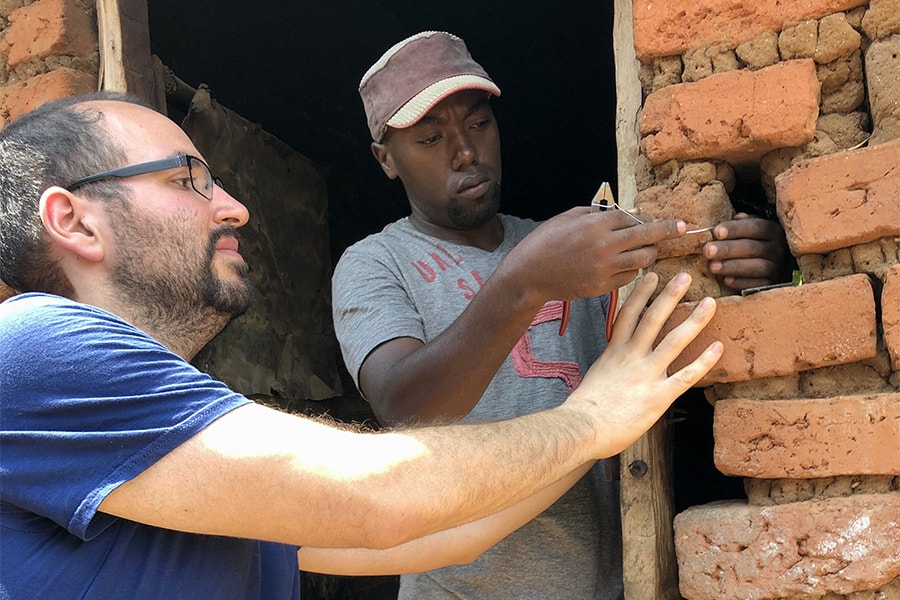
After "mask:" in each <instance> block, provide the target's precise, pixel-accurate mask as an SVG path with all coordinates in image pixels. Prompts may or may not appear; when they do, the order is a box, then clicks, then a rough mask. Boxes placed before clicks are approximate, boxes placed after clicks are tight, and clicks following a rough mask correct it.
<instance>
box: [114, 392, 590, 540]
mask: <svg viewBox="0 0 900 600" xmlns="http://www.w3.org/2000/svg"><path fill="white" fill-rule="evenodd" d="M513 449H514V451H512V450H513ZM597 452H598V444H597V438H596V432H595V424H592V423H591V420H590V419H589V418H587V417H586V416H585V415H584V414H583V413H580V412H578V411H569V410H566V409H565V408H563V407H560V408H559V409H554V410H552V411H546V412H543V413H538V414H534V415H528V416H526V417H522V418H519V419H514V420H510V421H504V422H501V423H493V424H479V425H454V426H448V427H429V428H423V429H415V430H410V431H407V432H394V433H374V434H366V435H360V434H357V433H353V432H350V431H339V430H336V429H334V428H332V427H328V426H326V425H324V424H321V423H317V422H314V421H310V420H309V419H305V418H300V417H295V416H291V415H286V414H283V413H279V412H277V411H273V410H271V409H266V408H264V407H261V406H256V405H249V406H245V407H241V408H239V409H236V410H234V411H232V412H231V413H229V414H227V415H225V416H223V417H221V418H220V419H218V420H217V421H216V422H214V423H213V424H211V425H210V426H208V427H207V428H206V429H204V430H203V431H202V432H200V433H199V434H197V435H196V436H194V437H193V438H191V439H190V440H188V441H187V442H185V443H184V444H182V445H181V446H179V447H178V448H176V449H175V450H173V451H172V452H170V453H169V454H168V455H167V456H166V457H164V458H163V459H162V460H160V461H158V462H157V463H156V464H155V465H153V466H152V467H150V468H149V469H147V470H146V471H144V472H143V473H142V474H141V475H139V476H138V477H137V478H135V479H133V480H131V481H129V482H127V483H125V484H123V485H122V486H120V487H119V488H118V489H116V490H115V491H114V492H112V493H111V494H110V495H109V496H108V497H107V498H106V500H104V501H103V503H102V504H101V507H100V509H101V511H103V512H106V513H108V514H113V515H116V516H120V517H123V518H128V519H131V520H134V521H138V522H142V523H146V524H148V525H154V526H158V527H165V528H167V529H175V530H179V531H187V532H194V533H203V534H210V535H225V536H232V537H244V538H251V539H263V540H272V541H278V542H284V543H290V544H296V545H298V546H307V545H308V546H314V547H323V548H325V547H339V548H340V547H343V548H352V547H367V548H387V547H392V546H396V545H398V544H402V543H406V542H408V541H410V540H412V539H415V538H418V537H421V536H423V535H428V534H431V533H434V532H437V531H440V530H443V529H448V528H451V527H456V526H459V525H462V524H464V523H468V522H470V521H473V520H476V519H479V518H482V517H485V516H487V515H489V514H492V513H494V512H497V511H499V510H502V509H505V508H508V507H509V506H511V505H513V504H515V503H517V502H519V501H521V500H523V499H525V498H526V497H528V496H529V495H531V494H533V493H535V492H536V491H537V490H540V489H543V488H545V487H547V486H549V485H550V484H552V483H553V482H554V481H557V480H558V479H560V478H562V477H564V476H565V475H566V474H568V473H569V472H571V471H573V470H574V469H576V468H577V467H578V466H579V465H581V464H583V463H584V462H587V461H588V460H590V459H591V458H593V457H594V456H595V455H596V453H597Z"/></svg>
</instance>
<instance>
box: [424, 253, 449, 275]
mask: <svg viewBox="0 0 900 600" xmlns="http://www.w3.org/2000/svg"><path fill="white" fill-rule="evenodd" d="M428 256H430V257H431V258H432V259H433V260H434V264H436V265H437V266H438V268H439V269H440V270H441V271H446V270H447V269H449V268H450V263H448V262H447V261H446V260H444V258H443V257H442V256H441V255H440V254H436V253H434V252H429V253H428Z"/></svg>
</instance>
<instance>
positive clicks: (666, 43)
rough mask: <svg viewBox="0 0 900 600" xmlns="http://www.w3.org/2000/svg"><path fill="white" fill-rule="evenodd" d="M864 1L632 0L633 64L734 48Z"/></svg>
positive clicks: (861, 4)
mask: <svg viewBox="0 0 900 600" xmlns="http://www.w3.org/2000/svg"><path fill="white" fill-rule="evenodd" d="M868 3H869V1H868V0H805V1H804V2H782V1H780V0H758V1H757V2H746V1H745V0H635V2H634V48H635V52H636V53H637V57H638V59H640V60H641V61H644V62H646V61H648V60H649V59H651V58H657V57H660V56H673V55H676V54H681V53H683V52H684V51H685V50H687V49H689V48H705V47H708V46H712V45H715V44H729V46H730V47H731V48H734V47H736V46H738V45H740V44H742V43H744V42H749V41H750V40H752V39H753V38H755V37H756V36H757V35H759V34H760V33H764V32H773V33H778V32H780V31H782V30H783V29H784V28H786V27H791V26H793V25H796V24H798V23H800V22H801V21H807V20H810V19H820V18H822V17H824V16H826V15H830V14H834V13H836V12H842V11H845V10H849V9H851V8H855V7H857V6H863V5H865V4H868Z"/></svg>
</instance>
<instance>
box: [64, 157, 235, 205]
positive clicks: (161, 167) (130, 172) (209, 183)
mask: <svg viewBox="0 0 900 600" xmlns="http://www.w3.org/2000/svg"><path fill="white" fill-rule="evenodd" d="M179 167H187V168H188V175H189V176H190V178H191V187H192V188H194V191H195V192H197V193H198V194H200V195H201V196H203V197H204V198H206V199H207V200H212V199H213V189H214V188H215V186H217V185H218V186H219V187H222V180H220V179H219V178H218V177H213V175H212V172H211V171H210V170H209V165H207V164H206V163H205V162H203V161H202V160H200V159H199V158H197V157H196V156H191V155H190V154H179V155H177V156H173V157H172V158H163V159H162V160H151V161H150V162H145V163H140V164H137V165H131V166H128V167H122V168H120V169H113V170H112V171H103V172H102V173H97V174H95V175H88V176H87V177H82V178H81V179H76V180H75V181H73V182H72V183H70V184H69V185H67V186H65V187H66V189H67V190H69V191H70V192H72V191H75V190H76V189H78V188H80V187H81V186H83V185H86V184H88V183H93V182H95V181H101V180H103V179H110V178H118V179H124V178H125V177H136V176H137V175H146V174H147V173H156V172H157V171H165V170H167V169H177V168H179Z"/></svg>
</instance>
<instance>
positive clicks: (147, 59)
mask: <svg viewBox="0 0 900 600" xmlns="http://www.w3.org/2000/svg"><path fill="white" fill-rule="evenodd" d="M96 6H97V29H98V32H99V40H100V89H101V90H113V91H119V92H128V93H130V94H133V95H135V96H137V97H138V98H141V99H142V100H144V101H145V102H147V103H149V104H150V105H152V106H156V107H157V108H159V109H164V108H165V107H159V106H157V104H158V98H159V94H158V93H157V91H156V76H155V70H154V65H153V58H152V56H151V54H150V23H149V15H148V11H147V0H97V5H96Z"/></svg>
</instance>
